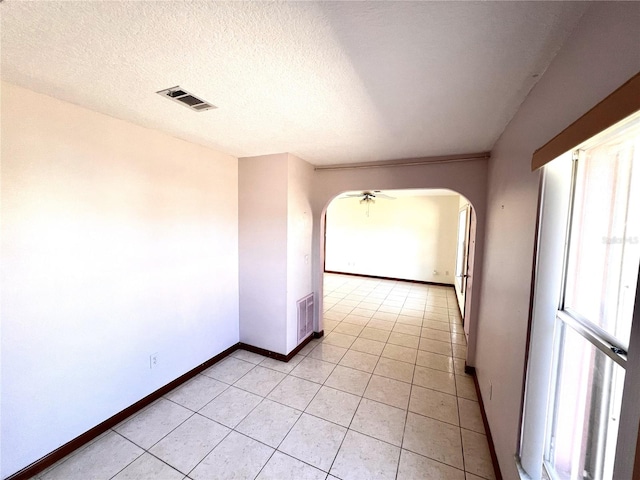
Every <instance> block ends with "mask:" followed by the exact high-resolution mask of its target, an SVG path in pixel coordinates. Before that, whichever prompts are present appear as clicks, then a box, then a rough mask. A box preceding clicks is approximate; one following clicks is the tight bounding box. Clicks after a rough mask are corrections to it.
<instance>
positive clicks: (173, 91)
mask: <svg viewBox="0 0 640 480" xmlns="http://www.w3.org/2000/svg"><path fill="white" fill-rule="evenodd" d="M156 93H158V94H160V95H162V96H163V97H166V98H168V99H169V100H173V101H174V102H178V103H180V104H181V105H184V106H185V107H188V108H190V109H191V110H195V111H196V112H204V111H205V110H211V109H213V108H218V107H216V106H215V105H212V104H211V103H209V102H206V101H204V100H202V99H201V98H198V97H196V96H195V95H193V94H192V93H189V92H187V91H186V90H185V89H184V88H181V87H179V86H175V87H171V88H165V89H164V90H160V91H159V92H156Z"/></svg>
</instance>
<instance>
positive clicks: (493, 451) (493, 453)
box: [464, 365, 502, 480]
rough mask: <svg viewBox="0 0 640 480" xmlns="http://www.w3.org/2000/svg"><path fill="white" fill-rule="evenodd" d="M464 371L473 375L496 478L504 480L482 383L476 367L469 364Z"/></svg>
mask: <svg viewBox="0 0 640 480" xmlns="http://www.w3.org/2000/svg"><path fill="white" fill-rule="evenodd" d="M464 373H466V374H469V375H471V376H472V377H473V383H474V385H475V386H476V394H477V395H478V403H479V404H480V413H481V414H482V423H484V431H485V432H486V434H487V443H488V444H489V453H490V454H491V463H493V470H494V472H495V474H496V480H502V473H501V472H500V465H499V464H498V456H497V455H496V449H495V446H494V445H493V437H492V436H491V430H490V429H489V422H488V421H487V414H486V413H485V411H484V402H483V401H482V394H481V393H480V385H478V377H477V376H476V369H475V367H470V366H468V365H465V366H464Z"/></svg>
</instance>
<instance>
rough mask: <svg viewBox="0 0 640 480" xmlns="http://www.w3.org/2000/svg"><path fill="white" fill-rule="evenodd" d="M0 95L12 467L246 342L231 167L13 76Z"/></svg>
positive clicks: (5, 448) (5, 469)
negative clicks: (22, 84)
mask: <svg viewBox="0 0 640 480" xmlns="http://www.w3.org/2000/svg"><path fill="white" fill-rule="evenodd" d="M1 108H2V130H1V136H2V146H1V155H2V177H1V187H2V202H1V205H2V206H1V208H2V210H1V213H2V244H1V247H2V265H1V267H0V268H1V275H2V277H1V278H2V292H1V301H2V338H1V345H2V402H1V404H2V432H1V435H2V439H3V441H2V452H1V455H0V457H1V458H2V476H3V477H4V476H7V475H9V474H11V473H13V472H15V471H16V470H18V469H20V468H23V467H25V466H26V465H28V464H29V463H31V462H33V461H35V460H37V459H39V458H40V457H42V456H44V455H45V454H47V453H49V452H51V451H52V450H54V449H56V448H57V447H59V446H61V445H62V444H64V443H66V442H67V441H69V440H71V439H73V438H74V437H76V436H78V435H80V434H82V433H83V432H85V431H86V430H88V429H90V428H92V427H94V426H95V425H97V424H99V423H100V422H102V421H103V420H105V419H107V418H109V417H110V416H112V415H114V414H115V413H117V412H119V411H121V410H123V409H124V408H126V407H128V406H129V405H131V404H133V403H134V402H136V401H137V400H140V399H141V398H143V397H144V396H146V395H148V394H149V393H151V392H153V391H155V390H157V389H158V388H159V387H161V386H163V385H165V384H167V383H168V382H170V381H172V380H174V379H175V378H177V377H178V376H180V375H182V374H183V373H185V372H187V371H189V370H191V369H192V368H194V367H196V366H197V365H199V364H201V363H202V362H204V361H206V360H207V359H209V358H211V357H213V356H214V355H216V354H218V353H220V352H221V351H223V350H224V349H226V348H228V347H229V346H231V345H233V344H235V343H236V342H237V341H238V265H237V258H238V206H237V202H238V200H237V198H238V191H237V184H238V175H237V160H236V159H235V158H234V157H231V156H229V155H224V154H221V153H218V152H215V151H212V150H210V149H208V148H204V147H201V146H198V145H194V144H191V143H188V142H184V141H181V140H178V139H175V138H173V137H170V136H168V135H164V134H161V133H158V132H156V131H152V130H148V129H144V128H140V127H137V126H134V125H132V124H129V123H127V122H123V121H120V120H117V119H114V118H111V117H108V116H105V115H101V114H98V113H94V112H91V111H89V110H85V109H83V108H79V107H77V106H74V105H71V104H69V103H66V102H62V101H59V100H55V99H53V98H50V97H47V96H44V95H39V94H36V93H34V92H31V91H28V90H25V89H22V88H19V87H16V86H13V85H9V84H5V83H3V84H2V105H1ZM152 353H157V354H158V365H157V367H156V368H154V369H153V370H152V369H150V365H149V356H150V354H152Z"/></svg>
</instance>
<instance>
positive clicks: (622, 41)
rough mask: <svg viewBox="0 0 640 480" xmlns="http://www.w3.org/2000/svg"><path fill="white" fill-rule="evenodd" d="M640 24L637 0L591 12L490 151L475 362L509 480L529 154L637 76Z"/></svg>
mask: <svg viewBox="0 0 640 480" xmlns="http://www.w3.org/2000/svg"><path fill="white" fill-rule="evenodd" d="M638 25H640V4H638V3H634V2H630V3H624V2H620V3H618V2H607V3H602V4H600V3H598V4H594V5H592V6H590V7H589V9H588V10H587V12H586V13H585V15H584V16H583V18H582V19H581V20H580V22H579V24H578V26H577V27H576V30H575V31H574V32H573V34H572V35H571V36H570V38H569V39H568V40H567V41H566V43H565V45H564V46H563V48H562V49H561V50H560V51H559V52H558V55H557V56H556V58H555V60H554V61H553V63H552V64H551V65H550V67H549V68H548V69H547V71H546V72H545V73H544V75H543V77H542V78H541V79H540V81H539V82H538V84H537V85H536V87H535V88H534V89H533V90H532V91H531V93H530V95H529V96H528V97H527V99H526V101H525V102H524V103H523V104H522V106H521V107H520V109H519V111H518V113H517V114H516V116H515V117H514V119H513V120H512V121H511V123H510V124H509V126H508V127H507V129H506V130H505V132H504V133H503V134H502V136H501V138H500V139H499V141H498V142H497V144H496V145H495V147H494V149H493V151H492V158H491V161H490V163H489V185H488V198H487V209H488V216H487V229H486V232H487V235H486V243H485V245H486V250H485V257H484V266H485V267H484V271H483V275H482V298H481V304H480V307H481V309H480V318H479V333H478V338H477V354H476V362H475V366H476V371H477V374H478V380H479V382H480V388H481V391H482V396H483V398H484V404H485V409H486V412H487V417H488V420H489V426H490V427H491V432H492V434H493V439H494V442H495V446H496V452H497V455H498V460H499V462H500V467H501V469H502V473H503V476H504V477H505V478H508V479H511V478H517V477H516V475H517V474H516V468H515V462H514V455H515V454H516V448H517V447H516V444H517V438H518V432H519V429H520V403H521V387H522V382H523V373H524V355H525V348H526V336H527V320H528V312H529V298H530V284H531V266H532V262H533V247H534V238H535V221H536V207H537V200H538V183H539V174H538V172H531V170H530V162H531V156H532V154H533V152H534V150H535V149H536V148H538V147H540V146H542V145H544V144H545V143H546V142H547V141H549V140H550V139H551V138H553V137H554V136H555V135H556V134H557V133H559V132H560V131H561V130H562V129H563V128H564V127H566V126H567V125H569V124H570V123H571V122H572V121H574V120H575V119H577V118H578V117H579V116H580V115H582V114H583V113H585V112H586V111H588V110H589V109H590V108H591V107H592V106H593V105H595V104H596V103H598V102H599V101H600V100H602V99H603V98H604V97H606V96H607V95H608V94H609V93H611V92H612V91H613V90H615V89H616V88H617V87H619V86H620V85H621V84H622V83H624V82H625V81H626V80H628V79H629V78H630V77H631V76H632V75H634V74H635V73H637V72H638V71H639V70H640V54H638V46H639V45H640V29H639V28H638ZM490 385H493V395H492V398H491V397H490V395H489V391H490ZM620 478H630V477H624V476H623V477H620Z"/></svg>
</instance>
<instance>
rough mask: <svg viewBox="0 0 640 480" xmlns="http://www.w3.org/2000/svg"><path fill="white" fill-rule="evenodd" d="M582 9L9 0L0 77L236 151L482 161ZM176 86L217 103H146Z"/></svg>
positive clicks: (319, 159)
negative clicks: (202, 106)
mask: <svg viewBox="0 0 640 480" xmlns="http://www.w3.org/2000/svg"><path fill="white" fill-rule="evenodd" d="M585 5H586V4H584V3H581V2H522V1H521V2H415V3H414V2H317V3H316V2H301V3H294V2H289V3H264V2H231V3H222V2H182V1H169V2H143V1H130V2H87V1H83V2H72V1H47V2H45V1H34V2H23V1H17V0H6V1H4V2H2V3H0V16H1V22H2V23H1V27H2V36H1V42H2V43H1V53H2V68H1V70H0V75H1V78H2V79H3V80H5V81H8V82H11V83H15V84H18V85H21V86H24V87H26V88H30V89H32V90H35V91H37V92H41V93H45V94H48V95H51V96H53V97H57V98H60V99H63V100H67V101H70V102H72V103H76V104H78V105H82V106H84V107H87V108H90V109H92V110H96V111H98V112H102V113H105V114H108V115H112V116H114V117H117V118H122V119H125V120H128V121H131V122H134V123H137V124H139V125H143V126H146V127H150V128H154V129H158V130H162V131H165V132H168V133H170V134H172V135H175V136H177V137H180V138H184V139H187V140H190V141H194V142H197V143H200V144H204V145H208V146H211V147H213V148H215V149H217V150H221V151H223V152H226V153H230V154H232V155H235V156H238V157H242V156H252V155H262V154H268V153H279V152H285V151H286V152H291V153H293V154H295V155H297V156H299V157H301V158H304V159H305V160H307V161H309V162H311V163H313V164H316V165H326V164H337V163H352V162H369V161H377V160H387V159H396V158H412V157H420V156H434V155H449V154H458V153H469V152H480V151H487V150H490V149H491V147H492V146H493V144H494V143H495V141H496V140H497V138H498V137H499V135H500V134H501V133H502V131H503V130H504V128H505V126H506V125H507V123H508V122H509V120H510V119H511V118H512V116H513V115H514V113H515V112H516V110H517V109H518V106H519V105H520V103H521V102H522V101H523V100H524V98H525V96H526V95H527V93H528V92H529V90H530V89H531V88H532V86H533V85H534V84H535V82H536V81H537V78H536V77H535V76H536V75H540V74H542V73H543V72H544V70H545V68H546V67H547V66H548V64H549V62H550V61H551V60H552V59H553V57H554V55H555V53H556V52H557V50H558V49H559V48H560V46H561V45H562V42H563V41H564V40H565V39H566V37H567V36H568V34H569V33H570V32H571V30H572V28H573V27H574V26H575V24H576V23H577V21H578V20H579V18H580V16H581V15H582V13H583V12H584V9H585V8H586V6H585ZM174 85H180V86H182V87H184V88H185V89H187V90H189V91H190V92H192V93H194V94H196V95H198V96H201V97H202V98H204V99H205V100H207V101H209V102H211V103H213V104H214V105H217V106H218V109H216V110H210V111H206V112H193V111H190V110H188V109H186V108H183V107H182V106H180V105H178V104H176V103H174V102H171V101H168V100H167V99H165V98H162V97H160V96H159V95H157V94H155V92H156V91H158V90H161V89H163V88H167V87H172V86H174Z"/></svg>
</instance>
